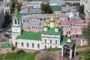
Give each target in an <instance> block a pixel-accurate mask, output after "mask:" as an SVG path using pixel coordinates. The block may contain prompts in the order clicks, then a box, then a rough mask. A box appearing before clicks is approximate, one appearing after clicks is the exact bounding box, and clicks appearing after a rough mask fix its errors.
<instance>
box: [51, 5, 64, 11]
mask: <svg viewBox="0 0 90 60" xmlns="http://www.w3.org/2000/svg"><path fill="white" fill-rule="evenodd" d="M51 8H52V10H53V11H61V10H62V8H61V6H51Z"/></svg>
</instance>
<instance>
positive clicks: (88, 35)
mask: <svg viewBox="0 0 90 60" xmlns="http://www.w3.org/2000/svg"><path fill="white" fill-rule="evenodd" d="M82 36H83V37H84V38H85V39H86V40H87V41H88V45H89V46H90V22H89V24H88V25H87V27H85V28H83V34H82Z"/></svg>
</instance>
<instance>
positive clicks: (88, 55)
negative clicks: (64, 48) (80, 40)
mask: <svg viewBox="0 0 90 60" xmlns="http://www.w3.org/2000/svg"><path fill="white" fill-rule="evenodd" d="M79 55H80V56H81V57H83V59H84V60H90V50H89V49H87V50H85V51H81V52H79Z"/></svg>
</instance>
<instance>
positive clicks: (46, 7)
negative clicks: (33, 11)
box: [41, 3, 53, 14]
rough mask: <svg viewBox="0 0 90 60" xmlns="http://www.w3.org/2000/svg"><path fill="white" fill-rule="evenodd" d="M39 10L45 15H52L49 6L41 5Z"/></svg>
mask: <svg viewBox="0 0 90 60" xmlns="http://www.w3.org/2000/svg"><path fill="white" fill-rule="evenodd" d="M41 10H42V13H46V14H51V13H53V11H52V9H51V7H50V6H49V4H43V3H42V4H41Z"/></svg>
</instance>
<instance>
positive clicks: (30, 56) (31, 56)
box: [0, 51, 39, 60]
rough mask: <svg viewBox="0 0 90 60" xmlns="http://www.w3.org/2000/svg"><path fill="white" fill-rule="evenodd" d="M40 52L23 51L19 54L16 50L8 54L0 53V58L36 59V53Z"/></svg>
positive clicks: (9, 59) (13, 59)
mask: <svg viewBox="0 0 90 60" xmlns="http://www.w3.org/2000/svg"><path fill="white" fill-rule="evenodd" d="M38 53H39V52H38V51H37V52H34V53H21V54H17V53H15V52H11V53H7V54H6V55H0V60H4V59H5V60H34V58H35V56H36V54H38Z"/></svg>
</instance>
